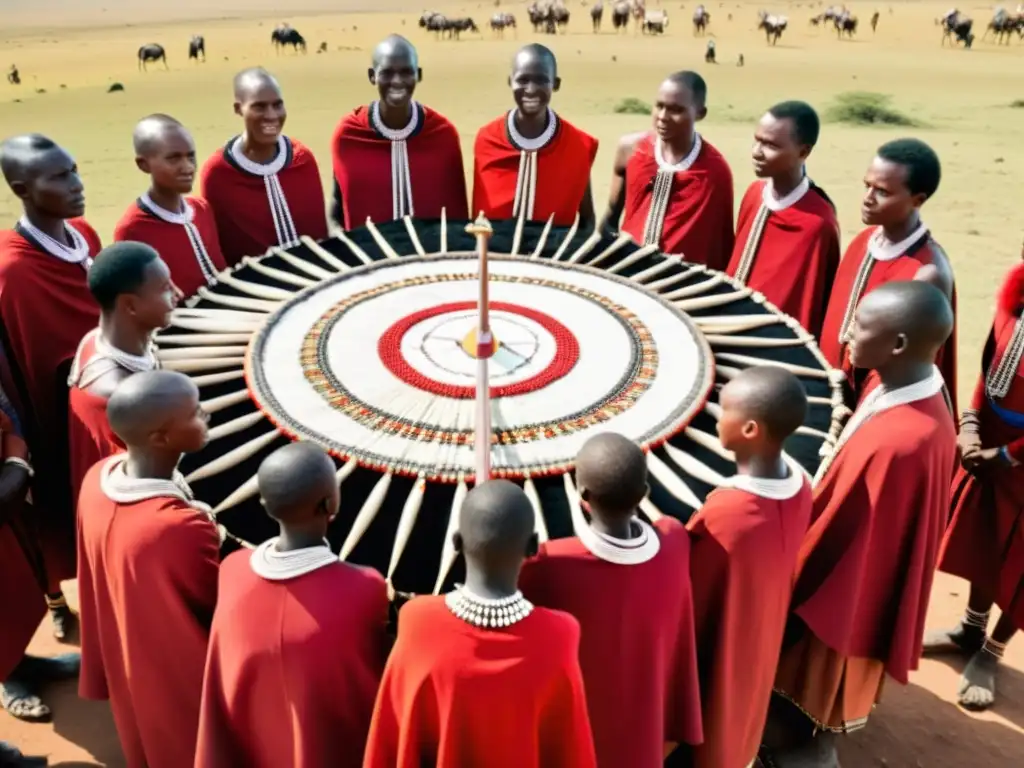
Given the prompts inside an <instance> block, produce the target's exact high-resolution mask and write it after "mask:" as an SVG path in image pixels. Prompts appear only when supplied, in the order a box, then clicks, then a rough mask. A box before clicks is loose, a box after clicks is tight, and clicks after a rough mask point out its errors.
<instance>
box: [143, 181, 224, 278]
mask: <svg viewBox="0 0 1024 768" xmlns="http://www.w3.org/2000/svg"><path fill="white" fill-rule="evenodd" d="M139 202H140V203H141V204H142V207H143V208H145V209H146V212H147V213H149V214H152V215H153V216H156V217H157V218H158V219H160V220H161V221H166V222H167V223H168V224H178V225H180V226H182V227H184V228H185V234H186V235H187V236H188V242H189V244H190V245H191V246H192V253H193V254H195V257H196V261H197V262H198V263H199V269H200V271H202V273H203V278H204V279H205V280H206V282H207V283H211V282H213V280H214V278H216V277H217V268H216V267H215V266H214V265H213V260H212V259H211V258H210V254H209V252H208V251H207V250H206V244H205V243H204V242H203V236H202V234H201V233H200V232H199V228H198V227H196V225H195V224H193V223H192V221H193V219H194V218H195V215H196V212H195V209H193V208H192V206H191V205H189V202H188V201H187V200H185V199H184V198H182V201H181V211H179V212H177V213H175V212H173V211H168V210H167V209H166V208H162V207H161V206H159V205H157V204H156V203H155V202H154V201H153V198H151V197H150V196H149V192H145V193H143V195H142V197H140V198H139Z"/></svg>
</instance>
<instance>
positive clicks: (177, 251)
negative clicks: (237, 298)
mask: <svg viewBox="0 0 1024 768" xmlns="http://www.w3.org/2000/svg"><path fill="white" fill-rule="evenodd" d="M187 200H188V203H189V205H191V206H192V210H193V211H194V212H195V215H194V218H193V219H192V224H193V225H194V226H195V228H196V230H198V232H199V236H200V237H201V238H202V241H203V246H204V248H205V249H206V254H207V255H208V256H209V258H210V262H211V266H212V267H213V269H214V270H215V271H216V272H220V271H221V270H223V269H225V268H226V266H227V264H226V263H225V262H224V254H223V253H221V250H220V238H219V236H218V234H217V221H216V219H215V218H214V215H213V209H212V208H211V207H210V204H209V203H208V202H207V201H205V200H203V199H201V198H198V197H189V198H187ZM114 240H135V241H137V242H140V243H146V244H147V245H151V246H153V248H155V249H156V250H157V251H159V253H160V258H162V259H163V260H164V261H165V262H166V263H167V267H168V268H169V269H170V270H171V280H173V281H174V284H175V285H177V286H178V287H179V288H180V289H181V290H182V291H183V292H184V294H185V295H186V296H192V295H193V294H195V292H196V291H197V290H199V288H200V287H202V286H204V285H206V284H207V283H208V282H209V280H208V279H207V276H206V275H205V274H204V272H203V268H202V267H201V266H200V265H199V260H198V258H197V257H196V252H195V250H194V249H193V247H192V242H191V240H190V239H189V235H188V232H187V231H186V230H185V227H184V225H182V224H174V223H172V222H169V221H165V220H164V219H161V218H159V217H158V216H156V215H155V214H153V213H151V212H150V211H149V210H147V209H146V206H145V204H144V203H143V202H142V201H141V200H136V201H135V202H134V203H132V204H131V205H130V206H128V210H127V211H125V213H124V216H122V217H121V220H120V221H119V222H117V226H115V227H114Z"/></svg>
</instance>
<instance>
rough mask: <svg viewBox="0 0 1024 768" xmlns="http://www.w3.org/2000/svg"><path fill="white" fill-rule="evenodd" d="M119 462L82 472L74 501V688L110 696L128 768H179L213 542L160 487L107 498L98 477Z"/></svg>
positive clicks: (200, 521) (207, 607)
mask: <svg viewBox="0 0 1024 768" xmlns="http://www.w3.org/2000/svg"><path fill="white" fill-rule="evenodd" d="M120 456H121V457H120V458H119V457H113V458H110V459H106V460H104V461H102V462H100V463H99V464H96V465H95V466H94V467H93V468H92V469H90V470H89V472H88V474H87V475H86V476H85V482H84V483H83V484H82V492H81V495H80V497H79V502H78V513H79V522H80V525H81V542H82V559H81V561H80V562H79V567H78V594H79V603H80V606H81V608H80V611H81V614H80V615H81V626H82V670H81V675H80V678H79V688H78V691H79V695H80V696H81V697H82V698H84V699H106V698H109V699H110V707H111V710H112V711H113V714H114V724H115V725H116V726H117V733H118V736H119V737H120V740H121V747H122V748H123V750H124V754H125V758H126V761H127V765H128V766H129V768H182V766H189V765H192V761H193V760H194V758H195V752H196V734H197V731H198V728H199V704H200V699H201V695H202V687H203V665H204V663H205V661H206V648H207V642H208V639H209V631H210V621H211V619H212V617H213V608H214V604H215V603H216V602H217V567H218V564H219V557H220V541H219V537H218V535H217V529H216V527H215V526H214V525H213V523H212V522H211V520H210V518H209V517H208V516H207V515H206V514H204V513H203V512H201V511H199V510H198V509H196V508H195V507H194V506H192V505H191V504H190V503H189V502H188V501H185V500H183V499H182V498H180V497H179V496H170V495H158V494H160V493H161V492H163V493H166V491H165V490H163V489H162V488H160V486H163V488H167V487H169V486H172V484H171V483H169V482H167V481H163V482H158V483H157V490H155V491H153V494H154V495H153V496H151V497H149V498H144V499H143V500H141V501H133V502H118V501H114V500H112V499H111V498H110V497H109V496H108V495H107V491H105V490H104V488H103V487H102V486H101V477H102V476H103V473H104V471H105V470H106V468H107V467H108V466H109V465H111V464H112V463H114V462H118V461H123V457H124V456H125V454H121V455H120ZM136 482H138V483H145V482H147V481H136Z"/></svg>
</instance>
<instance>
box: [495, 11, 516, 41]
mask: <svg viewBox="0 0 1024 768" xmlns="http://www.w3.org/2000/svg"><path fill="white" fill-rule="evenodd" d="M506 29H516V17H515V16H513V15H512V14H511V13H496V14H494V15H493V16H491V31H492V32H494V34H496V35H497V36H498V37H504V36H505V30H506Z"/></svg>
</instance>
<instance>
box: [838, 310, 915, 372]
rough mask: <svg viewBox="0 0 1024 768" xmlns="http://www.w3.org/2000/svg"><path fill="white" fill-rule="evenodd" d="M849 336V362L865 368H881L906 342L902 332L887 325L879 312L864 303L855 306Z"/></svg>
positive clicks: (856, 366)
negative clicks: (855, 310)
mask: <svg viewBox="0 0 1024 768" xmlns="http://www.w3.org/2000/svg"><path fill="white" fill-rule="evenodd" d="M849 338H850V347H849V349H850V363H851V364H852V365H853V366H854V367H855V368H863V369H865V370H874V369H876V368H881V367H882V366H883V365H885V364H886V363H887V362H888V361H889V360H890V359H891V358H892V356H893V354H894V352H896V350H897V349H898V348H900V347H901V346H902V345H903V344H905V343H906V339H905V338H904V337H903V336H902V334H899V333H896V332H895V331H894V330H892V328H890V327H888V325H887V324H886V323H885V322H884V319H883V318H882V316H881V314H880V313H879V312H877V311H874V310H873V309H872V308H871V306H870V305H864V304H862V305H861V306H860V307H858V308H857V314H856V315H855V316H854V320H853V324H852V327H851V328H850V331H849Z"/></svg>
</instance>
